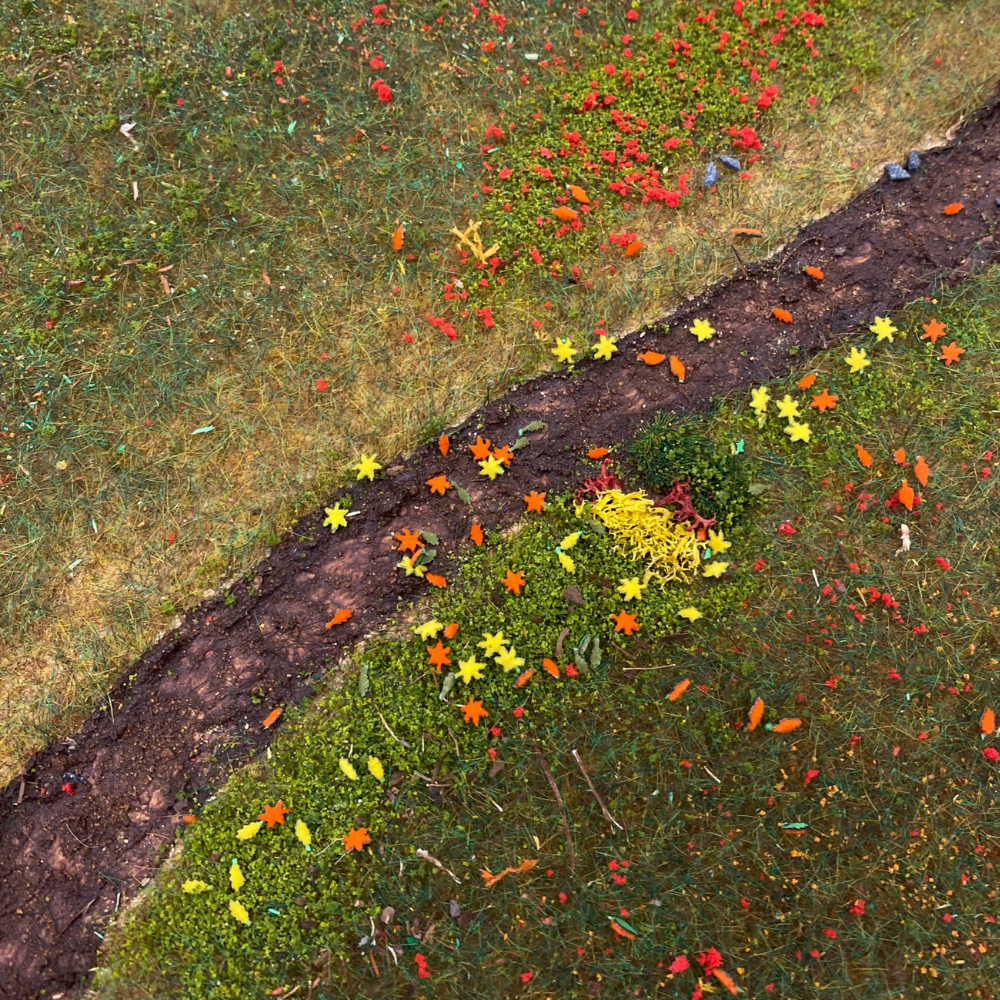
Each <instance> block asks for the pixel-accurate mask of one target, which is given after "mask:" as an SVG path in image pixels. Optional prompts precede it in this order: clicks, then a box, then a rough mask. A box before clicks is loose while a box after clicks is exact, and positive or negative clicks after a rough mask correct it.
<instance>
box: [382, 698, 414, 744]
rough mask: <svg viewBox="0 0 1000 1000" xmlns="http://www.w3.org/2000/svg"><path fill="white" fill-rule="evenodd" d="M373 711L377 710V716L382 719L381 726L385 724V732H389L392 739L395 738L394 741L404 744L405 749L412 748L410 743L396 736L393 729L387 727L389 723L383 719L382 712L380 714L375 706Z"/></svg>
mask: <svg viewBox="0 0 1000 1000" xmlns="http://www.w3.org/2000/svg"><path fill="white" fill-rule="evenodd" d="M375 711H376V712H378V717H379V718H380V719H381V720H382V725H383V726H385V731H386V732H387V733H388V734H389V735H390V736H391V737H392V738H393V739H394V740H395V741H396V742H397V743H402V744H403V746H404V747H406V749H407V750H410V749H412V747H411V746H410V744H409V743H407V742H406V740H401V739H400V738H399V737H398V736H397V735H396V734H395V733H394V732H393V731H392V730H391V729H390V728H389V723H388V722H386V721H385V716H384V715H383V714H382V713H381V712H379V711H378V709H377V708H376V709H375Z"/></svg>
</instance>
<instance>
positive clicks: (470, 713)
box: [459, 698, 490, 726]
mask: <svg viewBox="0 0 1000 1000" xmlns="http://www.w3.org/2000/svg"><path fill="white" fill-rule="evenodd" d="M459 708H461V709H462V718H463V719H464V720H465V721H466V722H471V723H472V724H473V725H474V726H478V725H479V720H480V719H485V718H486V716H487V715H489V714H490V713H489V712H487V711H486V709H485V708H483V703H482V702H481V701H477V700H476V699H475V698H470V699H469V700H468V701H467V702H466V703H465V704H464V705H459Z"/></svg>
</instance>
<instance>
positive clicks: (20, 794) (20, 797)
mask: <svg viewBox="0 0 1000 1000" xmlns="http://www.w3.org/2000/svg"><path fill="white" fill-rule="evenodd" d="M23 801H24V771H22V772H21V789H20V791H19V792H18V793H17V805H20V804H21V803H22V802H23Z"/></svg>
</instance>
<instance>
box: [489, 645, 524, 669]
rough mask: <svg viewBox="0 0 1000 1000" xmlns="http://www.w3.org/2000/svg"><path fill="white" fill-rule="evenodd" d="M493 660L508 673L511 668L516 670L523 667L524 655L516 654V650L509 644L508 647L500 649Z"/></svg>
mask: <svg viewBox="0 0 1000 1000" xmlns="http://www.w3.org/2000/svg"><path fill="white" fill-rule="evenodd" d="M493 662H494V663H496V664H499V665H500V666H501V667H503V670H504V673H505V674H506V673H510V671H511V670H517V669H518V667H523V666H524V657H522V656H518V655H517V650H516V649H514V647H513V646H511V647H510V649H504V650H501V651H500V655H499V656H497V657H495V658H494V660H493Z"/></svg>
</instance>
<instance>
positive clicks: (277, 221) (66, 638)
mask: <svg viewBox="0 0 1000 1000" xmlns="http://www.w3.org/2000/svg"><path fill="white" fill-rule="evenodd" d="M708 10H709V8H705V10H704V11H702V10H700V8H699V7H698V5H697V4H694V3H689V2H687V0H685V2H683V3H671V2H667V0H657V2H651V3H636V4H633V5H631V6H629V5H626V4H622V5H617V6H616V5H609V4H607V3H603V2H599V3H598V4H596V5H594V4H586V5H584V4H580V5H567V4H562V5H560V4H551V3H549V2H546V3H544V4H543V3H541V2H540V0H539V2H533V3H526V4H514V5H504V4H502V3H501V4H498V5H491V4H483V3H482V2H479V3H477V4H475V5H472V4H468V3H467V4H464V5H453V4H449V3H445V2H442V3H440V4H438V5H437V6H432V7H427V5H413V4H409V3H402V4H393V5H387V6H381V5H377V4H376V5H372V4H365V5H355V6H353V7H352V6H351V5H348V4H345V3H342V2H337V3H333V4H330V5H327V6H319V7H310V6H308V5H306V6H302V5H295V4H287V3H281V2H278V3H275V2H271V0H252V2H250V3H245V4H242V5H234V4H232V3H229V2H222V3H217V4H203V3H198V2H177V3H173V2H163V3H158V4H155V5H153V6H149V5H148V4H145V5H144V4H135V3H121V4H114V5H108V4H101V3H95V2H93V0H65V2H62V0H61V2H58V3H44V4H42V3H35V2H32V0H24V2H23V3H18V4H12V5H8V7H7V8H6V10H5V13H4V15H3V18H2V19H0V37H2V46H3V51H4V56H5V59H4V62H3V69H2V72H0V89H2V93H3V97H4V102H5V107H6V108H7V117H6V119H5V125H6V127H5V141H4V143H3V147H2V149H0V215H2V219H3V227H4V235H3V237H2V239H0V433H2V434H3V439H2V440H3V445H4V447H3V448H0V594H2V595H3V599H2V603H0V780H5V779H6V778H7V777H8V776H10V775H12V774H16V773H17V769H18V767H19V765H20V763H21V762H22V761H23V760H24V758H25V757H26V756H27V754H28V753H30V751H31V750H33V749H35V748H37V747H38V746H39V745H41V744H42V743H43V742H45V741H46V740H47V739H49V738H51V737H52V736H53V735H55V734H58V733H60V732H62V733H66V732H69V731H71V730H72V728H73V726H74V718H75V713H79V712H80V711H84V712H85V711H87V710H89V706H90V705H92V704H93V700H94V697H95V695H96V694H98V692H100V691H101V690H102V689H103V688H104V687H106V685H107V683H108V680H109V678H113V677H114V676H116V674H117V673H118V672H119V670H120V668H121V667H122V666H123V665H124V663H125V662H126V661H127V660H128V658H130V657H131V656H134V655H135V654H136V653H138V652H139V651H140V650H141V648H142V647H143V646H144V645H146V644H147V643H148V642H149V641H150V640H151V639H152V637H153V636H154V635H155V634H156V632H157V631H159V630H161V629H162V628H164V627H166V626H167V625H168V623H169V622H170V621H171V620H172V618H173V616H174V614H175V613H176V611H177V610H178V609H180V608H183V607H185V606H189V605H190V604H191V603H192V602H194V601H196V600H197V599H199V598H200V597H201V595H202V594H203V593H204V592H205V591H206V590H211V589H213V588H217V587H218V586H219V585H220V582H221V581H222V580H223V579H224V578H225V577H226V576H227V575H229V574H233V573H238V572H239V571H241V570H245V569H247V568H248V567H249V566H251V565H252V564H253V562H254V561H255V560H256V559H257V558H258V557H259V556H260V554H261V552H262V550H263V549H264V548H265V547H266V546H267V545H268V544H272V543H273V541H274V540H275V539H276V538H277V537H278V536H279V535H280V533H281V531H282V530H283V528H284V527H285V526H287V525H288V524H289V523H290V521H291V520H292V519H293V518H294V516H295V515H296V513H297V512H301V511H302V510H304V509H308V508H309V507H312V506H314V505H315V504H316V503H317V502H318V500H319V499H320V498H322V497H323V496H324V495H325V494H326V492H327V491H328V490H329V489H330V488H331V487H332V486H333V485H335V484H336V483H337V482H338V481H339V478H340V477H341V475H342V474H343V472H344V469H345V467H346V466H348V465H349V464H350V463H351V462H353V461H356V460H357V456H358V454H359V453H360V452H361V451H362V450H366V451H371V450H372V449H373V448H375V447H377V448H378V449H379V450H380V451H381V452H382V453H383V457H385V456H386V455H388V454H395V453H397V452H399V451H401V450H404V449H406V448H407V447H409V446H411V445H412V444H413V443H414V442H415V441H417V440H418V439H422V438H424V437H426V436H427V435H432V434H436V432H437V429H438V428H439V427H440V426H441V425H442V424H445V423H449V422H452V421H454V420H455V419H456V418H457V417H458V416H459V415H461V414H463V413H465V412H468V411H469V410H470V409H472V408H473V407H474V406H475V405H477V404H478V403H479V402H480V401H481V400H482V399H483V397H484V396H486V395H488V394H489V393H491V392H495V391H496V390H497V389H498V388H502V387H503V386H504V385H505V384H506V383H507V382H508V381H509V380H510V379H511V378H521V377H523V376H525V375H526V374H529V373H531V372H534V371H537V370H538V369H539V368H541V367H544V365H545V364H546V362H547V361H548V360H549V358H548V355H547V353H546V348H547V347H548V346H549V344H550V343H551V338H552V337H554V336H576V337H579V336H581V335H585V336H589V334H590V331H591V330H593V329H595V328H597V327H598V326H599V325H600V324H602V323H603V324H604V328H607V329H609V330H610V331H611V332H612V333H613V332H614V331H616V330H619V329H622V328H625V327H629V326H630V325H632V324H633V323H635V322H637V321H638V320H639V319H640V318H642V316H643V315H649V314H651V313H654V312H656V311H658V310H660V309H662V307H663V305H664V304H668V303H670V302H673V301H676V300H677V299H678V298H680V297H682V296H683V295H685V294H687V293H688V292H690V291H692V290H697V289H699V288H702V287H704V286H705V285H706V284H707V283H709V282H711V281H712V280H714V279H715V278H716V277H718V276H719V275H722V274H725V273H727V272H728V271H729V269H730V268H731V267H732V265H733V258H732V253H731V251H730V248H729V246H728V244H727V243H726V241H725V240H724V239H723V238H722V237H721V235H720V232H724V231H726V230H727V229H728V227H729V226H732V225H752V226H756V227H758V228H760V229H761V230H762V231H763V232H764V233H765V238H764V240H763V241H762V242H761V243H760V244H759V246H758V247H757V248H749V249H748V250H747V254H749V255H750V256H754V255H756V254H763V253H767V252H769V251H770V250H772V249H773V248H774V247H775V246H777V245H779V244H780V243H782V242H783V241H784V239H785V238H786V235H787V233H788V232H789V231H790V230H791V229H793V228H794V227H795V226H796V225H798V224H799V223H800V222H802V221H804V220H806V219H808V218H810V217H812V216H813V215H815V214H818V213H821V212H823V211H825V210H827V209H828V208H829V207H831V206H833V205H837V204H840V203H842V202H843V201H844V200H846V198H847V197H849V196H850V195H851V194H852V193H854V192H855V191H856V190H858V188H859V187H861V186H863V185H864V184H865V183H867V181H868V179H869V177H870V176H871V173H872V171H873V170H878V169H879V167H880V165H881V163H882V162H883V161H884V160H886V159H889V158H892V157H899V156H901V155H903V154H904V153H905V151H906V149H908V148H909V146H910V145H913V144H918V143H920V142H921V140H922V139H925V138H926V137H927V136H931V137H933V136H938V137H939V136H940V135H941V134H942V133H943V132H944V131H945V130H946V129H947V128H948V127H949V126H950V125H952V124H953V122H954V121H955V118H956V117H957V115H958V114H959V113H961V112H963V111H966V110H968V109H969V108H970V107H972V106H974V104H975V103H976V102H977V101H978V100H979V99H980V96H981V95H982V94H983V92H984V85H986V84H987V83H988V82H990V81H992V79H993V78H994V77H995V59H994V58H993V55H992V53H993V52H994V51H995V38H996V33H997V31H998V30H1000V28H998V22H997V21H996V19H995V18H992V17H989V16H986V15H987V14H988V6H986V7H985V8H984V5H983V4H981V3H977V2H972V0H969V2H966V3H960V4H945V3H938V2H934V3H925V4H920V5H914V4H910V3H903V2H897V0H891V2H887V3H886V2H883V3H874V2H871V0H826V2H813V0H809V2H804V3H803V4H801V5H799V6H789V7H786V8H783V7H782V5H780V4H778V3H770V2H761V0H746V2H744V3H743V4H742V5H741V4H731V3H727V4H722V5H718V6H716V7H715V8H712V10H714V14H713V15H711V16H710V15H709V13H708ZM782 11H783V13H782ZM682 25H683V27H682ZM657 35H659V37H657ZM724 35H728V37H726V38H724ZM772 64H773V65H772ZM803 67H804V68H803ZM379 80H381V81H382V84H380V83H378V82H377V81H379ZM702 81H704V82H702ZM383 84H384V86H385V88H387V89H382V87H383ZM592 84H596V86H593V85H592ZM775 87H776V88H778V93H777V94H775V92H774V89H773V88H775ZM592 94H596V95H598V97H599V100H598V99H597V98H593V101H594V102H596V103H593V107H591V106H590V105H591V103H592V99H591V97H590V96H588V95H592ZM390 95H391V97H390ZM612 98H613V100H612ZM744 98H745V99H744ZM813 98H815V103H813V102H812V99H813ZM588 108H589V110H587V109H588ZM746 129H752V130H754V131H745V130H746ZM734 131H735V134H733V133H734ZM925 133H926V134H927V136H925ZM758 142H759V143H761V148H760V149H757V148H756V144H757V143H758ZM727 151H728V152H729V153H732V154H736V155H737V156H738V157H739V158H740V159H741V161H742V162H741V164H740V166H741V168H742V170H741V173H740V174H737V173H733V172H729V171H727V170H726V169H725V168H723V175H724V176H723V177H722V178H721V179H720V182H719V184H718V185H717V187H716V189H715V191H714V192H712V191H708V192H705V191H703V189H702V187H701V181H702V179H703V173H704V169H705V165H706V163H707V159H708V156H709V155H710V154H718V153H723V152H727ZM755 156H756V157H758V159H757V160H756V161H755V162H752V163H751V162H750V159H751V158H752V157H755ZM612 161H613V162H612ZM550 174H551V180H550V179H549V175H550ZM742 175H748V176H742ZM682 178H684V179H683V180H682ZM567 182H568V183H572V184H574V185H578V186H582V187H583V189H584V190H585V192H587V195H588V197H589V198H590V202H591V204H590V205H589V206H585V205H583V204H581V203H580V202H579V201H578V200H577V198H576V197H575V196H574V195H573V194H572V193H571V192H569V191H567V190H566V189H565V187H564V184H565V183H567ZM525 186H527V188H528V190H527V191H525V190H524V188H525ZM488 189H489V190H488ZM685 189H686V190H687V191H688V193H687V194H685V193H684V191H685ZM647 199H648V200H647ZM561 200H565V203H564V204H563V203H562V201H561ZM626 202H627V203H628V207H626ZM508 206H509V210H508ZM573 206H575V208H573ZM675 206H676V207H675ZM570 208H573V210H574V211H579V213H580V215H579V218H578V219H576V220H574V219H572V218H570V219H569V221H568V222H565V223H564V222H561V221H560V220H558V219H557V218H555V217H553V216H552V215H551V211H552V210H553V209H563V210H568V209H570ZM584 208H589V209H590V211H589V212H584ZM470 219H474V220H475V221H478V222H480V223H481V235H482V238H483V240H485V242H484V243H483V244H482V246H481V249H482V250H483V251H487V250H490V248H491V245H493V244H495V245H496V247H497V249H496V250H495V252H493V253H492V254H486V255H485V256H486V257H487V263H486V264H485V265H484V266H482V267H477V266H476V264H477V263H482V262H477V261H475V260H474V259H473V258H472V257H471V256H470V254H469V250H470V249H471V247H473V246H476V243H475V238H474V236H471V235H470V237H469V242H467V243H465V244H462V245H461V246H459V243H458V240H457V239H456V237H455V236H454V235H452V234H451V230H452V228H456V227H457V229H458V230H459V231H462V232H464V231H466V229H467V226H468V224H469V220H470ZM539 219H540V220H541V223H539V222H538V220H539ZM400 224H405V228H404V231H403V233H402V237H403V243H402V246H401V248H400V249H399V250H398V251H395V250H394V249H393V242H392V237H393V234H394V232H396V230H397V227H398V226H399V225H400ZM564 227H565V231H563V230H564ZM638 242H642V243H643V244H644V247H643V249H642V250H641V251H640V252H638V253H634V254H633V255H632V256H628V257H626V256H625V251H626V249H627V248H628V246H629V245H631V244H635V243H638ZM461 250H464V251H466V252H465V253H464V254H463V253H462V252H460V251H461ZM556 261H558V265H557V264H556V263H555V262H556ZM574 268H576V269H579V275H577V273H576V271H574ZM455 279H459V280H460V281H461V282H463V287H461V288H460V287H459V286H458V285H457V284H456V283H455ZM501 279H502V283H501ZM483 282H485V283H486V284H485V285H484V284H483ZM428 317H431V318H432V319H433V322H432V321H431V320H429V319H428ZM435 324H436V325H435ZM445 324H450V325H449V326H446V325H445ZM490 324H492V325H490ZM451 330H453V331H454V333H455V334H456V336H457V338H458V339H457V340H455V341H452V340H450V339H449V338H448V336H447V334H448V332H449V331H451ZM361 415H363V419H359V417H360V416H361Z"/></svg>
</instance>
